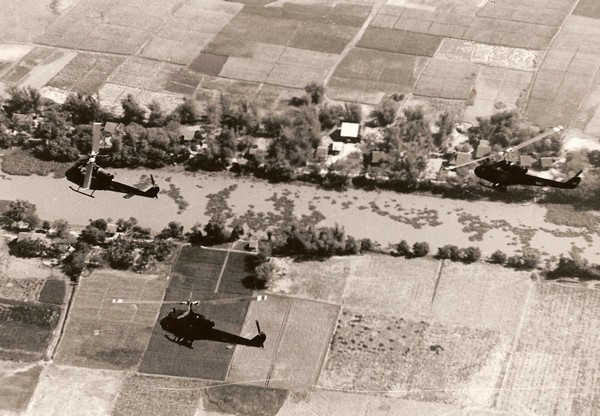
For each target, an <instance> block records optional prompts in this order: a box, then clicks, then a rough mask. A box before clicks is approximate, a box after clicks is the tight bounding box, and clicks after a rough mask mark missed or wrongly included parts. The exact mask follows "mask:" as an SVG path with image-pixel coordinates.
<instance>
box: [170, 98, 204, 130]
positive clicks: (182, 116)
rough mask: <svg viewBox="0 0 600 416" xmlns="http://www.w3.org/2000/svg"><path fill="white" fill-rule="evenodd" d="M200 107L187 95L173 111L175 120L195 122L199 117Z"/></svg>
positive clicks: (172, 115)
mask: <svg viewBox="0 0 600 416" xmlns="http://www.w3.org/2000/svg"><path fill="white" fill-rule="evenodd" d="M198 116H199V114H198V109H197V107H196V104H195V103H194V101H193V100H192V99H191V98H188V97H186V98H185V99H184V100H183V102H182V103H181V104H179V105H178V106H177V107H175V109H174V110H173V113H171V117H172V118H173V119H174V120H177V121H179V122H180V123H181V124H194V123H195V122H196V119H197V118H198Z"/></svg>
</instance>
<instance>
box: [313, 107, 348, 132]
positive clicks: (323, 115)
mask: <svg viewBox="0 0 600 416" xmlns="http://www.w3.org/2000/svg"><path fill="white" fill-rule="evenodd" d="M343 115H344V107H342V106H341V105H323V107H321V109H320V110H319V123H321V129H323V130H329V129H332V128H334V127H335V126H339V125H340V119H341V118H342V117H343Z"/></svg>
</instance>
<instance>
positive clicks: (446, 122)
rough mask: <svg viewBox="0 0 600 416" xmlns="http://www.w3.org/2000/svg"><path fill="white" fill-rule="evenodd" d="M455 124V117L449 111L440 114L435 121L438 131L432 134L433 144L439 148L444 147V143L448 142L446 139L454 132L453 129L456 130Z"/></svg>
mask: <svg viewBox="0 0 600 416" xmlns="http://www.w3.org/2000/svg"><path fill="white" fill-rule="evenodd" d="M454 124H455V121H454V117H453V116H452V115H451V114H450V113H448V112H447V111H444V112H443V113H441V114H440V115H439V118H438V119H437V121H436V122H435V125H436V126H437V128H438V131H437V133H435V134H433V135H432V136H433V144H434V145H435V146H436V147H437V148H439V149H441V148H442V147H443V145H444V143H445V142H446V139H447V138H448V137H449V136H450V135H451V134H452V131H453V130H454Z"/></svg>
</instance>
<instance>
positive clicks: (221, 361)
mask: <svg viewBox="0 0 600 416" xmlns="http://www.w3.org/2000/svg"><path fill="white" fill-rule="evenodd" d="M249 256H252V255H251V254H245V253H237V252H227V251H224V250H209V249H204V248H200V247H193V246H185V247H183V249H182V250H181V253H180V255H179V258H178V260H177V263H176V264H175V266H174V269H173V270H174V273H173V275H172V278H171V279H170V282H169V286H168V288H167V291H166V294H165V300H166V301H182V300H186V299H188V298H191V299H198V300H211V299H228V298H232V297H238V296H244V295H245V296H251V295H252V291H251V290H249V289H247V288H245V287H244V286H243V284H242V279H243V278H244V277H246V274H247V272H246V270H247V264H246V262H247V257H249ZM253 303H254V302H253ZM249 304H250V301H249V300H242V301H239V302H236V303H227V304H200V305H198V306H196V307H195V308H194V310H195V311H196V312H198V313H200V314H202V315H204V316H206V317H207V318H209V319H211V320H213V321H214V322H215V329H216V330H220V331H225V332H228V333H231V334H234V335H238V334H240V333H241V330H242V325H243V323H244V318H245V317H246V311H247V309H248V306H249ZM173 306H174V305H171V304H167V305H163V306H162V308H161V310H160V313H159V317H164V316H166V315H167V314H168V313H169V311H170V310H171V309H172V308H173ZM254 335H256V334H255V333H254V334H252V336H254ZM217 341H218V340H217ZM233 354H234V350H233V349H232V348H228V343H226V342H215V339H207V340H198V341H195V342H194V344H193V349H187V348H183V347H181V346H180V345H178V344H176V343H174V342H171V341H170V340H168V339H166V337H165V332H164V330H163V329H162V328H161V327H160V322H159V321H157V322H156V323H155V325H154V329H153V331H152V337H151V338H150V341H149V344H148V348H147V349H146V351H145V353H144V357H143V360H142V363H141V365H140V371H141V372H143V373H150V374H169V375H176V376H180V377H195V378H203V379H210V380H225V378H226V376H227V373H228V371H229V366H230V362H231V359H232V356H233Z"/></svg>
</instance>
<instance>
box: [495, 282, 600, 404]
mask: <svg viewBox="0 0 600 416" xmlns="http://www.w3.org/2000/svg"><path fill="white" fill-rule="evenodd" d="M599 302H600V292H599V291H598V290H591V289H584V288H581V287H576V286H575V287H573V286H565V285H561V284H537V285H535V287H534V290H533V293H532V295H531V300H530V305H529V308H528V310H527V315H526V316H525V319H524V322H523V326H522V330H521V336H520V337H519V339H518V342H517V343H516V345H515V350H514V353H513V357H512V361H511V365H510V366H509V367H508V372H507V375H506V377H505V380H504V383H503V388H502V390H501V393H500V396H499V398H498V408H500V409H503V410H506V411H519V412H533V413H535V414H539V415H551V414H552V415H568V414H595V413H597V412H598V411H599V409H600V403H599V402H598V399H597V398H596V395H595V386H596V378H597V374H598V371H599V368H600V367H599V366H600V361H599V360H598V358H597V357H598V356H597V354H596V350H595V345H596V342H597V338H598V333H597V331H598V329H597V328H598V309H599V305H600V303H599ZM516 387H519V388H516Z"/></svg>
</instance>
